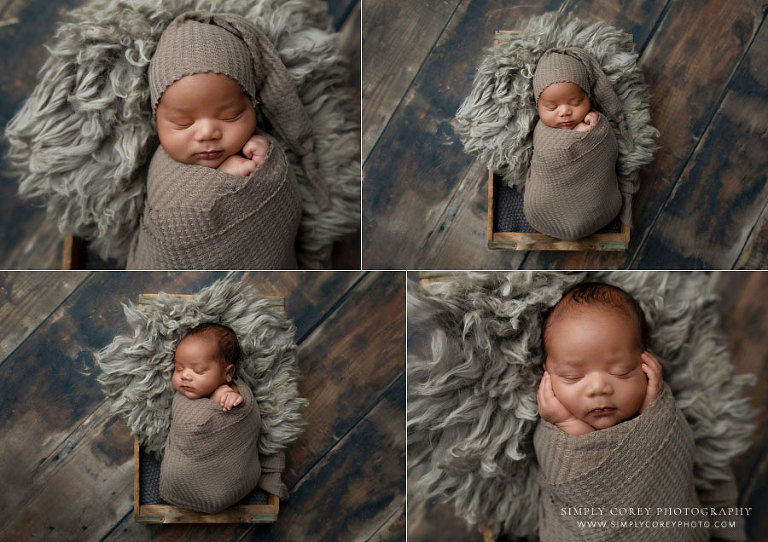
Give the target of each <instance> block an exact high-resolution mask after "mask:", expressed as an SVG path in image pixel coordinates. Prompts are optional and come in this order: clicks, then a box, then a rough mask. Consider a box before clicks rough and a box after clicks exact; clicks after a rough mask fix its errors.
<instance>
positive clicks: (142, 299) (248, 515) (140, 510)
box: [133, 294, 285, 523]
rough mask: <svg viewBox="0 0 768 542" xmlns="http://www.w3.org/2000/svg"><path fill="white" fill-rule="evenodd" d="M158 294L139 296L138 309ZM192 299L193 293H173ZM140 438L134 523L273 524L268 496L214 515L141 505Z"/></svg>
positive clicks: (274, 509) (274, 503)
mask: <svg viewBox="0 0 768 542" xmlns="http://www.w3.org/2000/svg"><path fill="white" fill-rule="evenodd" d="M155 297H157V294H140V295H139V306H141V305H142V304H145V303H146V302H147V301H148V300H150V299H152V298H155ZM172 297H178V298H191V297H194V294H172ZM267 300H268V301H269V302H270V304H273V305H275V306H278V307H280V308H282V309H283V310H285V298H284V297H276V296H267ZM142 454H143V452H142V450H141V448H140V447H139V436H138V435H134V439H133V519H134V521H136V522H137V523H274V522H275V521H277V516H278V513H279V511H280V499H279V498H278V497H277V495H272V494H269V497H268V501H267V504H238V505H235V506H231V507H229V508H227V509H226V510H223V511H221V512H219V513H217V514H204V513H201V512H193V511H192V510H186V509H184V508H179V507H178V506H173V505H170V504H141V457H142Z"/></svg>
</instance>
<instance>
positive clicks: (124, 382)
mask: <svg viewBox="0 0 768 542" xmlns="http://www.w3.org/2000/svg"><path fill="white" fill-rule="evenodd" d="M123 312H124V313H125V317H126V319H127V320H128V326H129V327H130V328H131V332H130V333H128V334H125V335H119V336H117V337H115V339H114V340H113V341H112V342H111V343H110V344H109V345H108V346H106V347H105V348H103V349H102V350H101V351H100V352H99V358H98V361H99V366H100V368H101V371H102V374H101V375H99V377H98V381H99V383H100V384H101V385H102V387H103V389H104V394H105V395H106V397H107V400H108V401H109V402H110V403H111V410H112V412H114V413H117V414H120V415H121V416H122V417H123V418H124V419H125V421H126V423H127V424H128V427H129V428H130V430H131V432H132V433H134V434H137V435H139V441H140V443H141V445H142V446H143V447H144V449H145V450H146V451H147V452H150V453H152V454H154V455H155V456H156V457H157V458H158V459H162V455H163V450H164V447H165V439H166V437H167V435H168V430H169V428H170V417H171V404H172V402H173V396H174V389H173V385H172V384H171V375H172V373H173V366H174V353H175V351H176V345H177V344H178V342H179V341H180V340H181V338H182V337H183V336H184V335H185V334H186V333H187V331H189V330H190V329H191V328H193V327H195V326H196V325H198V324H201V323H204V322H215V323H220V324H224V325H227V326H229V327H230V328H232V330H233V331H234V332H235V333H236V334H237V337H238V340H239V341H240V348H241V351H242V355H241V359H240V362H239V363H238V364H237V372H236V377H237V378H238V379H240V382H241V383H245V384H246V385H247V386H248V387H250V389H251V391H253V397H254V399H256V402H257V403H258V405H259V410H260V412H261V424H262V425H261V434H260V436H259V453H260V454H261V455H265V456H266V455H273V454H275V453H277V452H279V451H281V450H283V449H284V448H285V447H286V446H287V445H288V444H289V443H290V442H293V441H294V440H295V439H296V437H297V436H298V435H299V434H300V433H301V431H302V428H303V426H304V420H303V418H302V416H301V414H300V413H299V410H300V409H301V408H303V407H305V406H306V405H307V401H306V399H303V398H301V397H299V392H298V388H297V384H298V380H299V378H300V373H299V369H298V366H297V362H296V343H295V339H294V335H295V332H296V329H295V327H294V326H293V323H292V322H291V320H290V319H289V318H288V317H286V315H285V314H284V312H283V311H282V310H281V309H280V308H278V307H276V306H274V305H272V304H270V303H269V302H268V300H267V299H265V298H264V297H262V296H261V295H260V294H259V293H258V292H257V291H256V290H255V289H254V288H253V287H251V286H248V285H245V284H243V283H241V282H239V281H236V280H233V279H231V278H227V279H222V280H219V281H217V282H215V283H213V284H212V285H211V286H208V287H207V288H204V289H202V290H201V291H200V292H199V293H198V294H197V295H195V296H194V297H193V298H191V299H182V298H174V297H170V296H168V295H167V294H160V295H159V296H158V297H157V298H155V299H154V300H152V301H151V302H150V303H148V304H147V305H145V306H142V307H137V306H135V305H133V303H128V304H127V305H124V306H123Z"/></svg>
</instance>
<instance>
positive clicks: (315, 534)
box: [254, 373, 405, 540]
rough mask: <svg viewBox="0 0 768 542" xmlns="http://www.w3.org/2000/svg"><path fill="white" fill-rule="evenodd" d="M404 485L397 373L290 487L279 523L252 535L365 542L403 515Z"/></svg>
mask: <svg viewBox="0 0 768 542" xmlns="http://www.w3.org/2000/svg"><path fill="white" fill-rule="evenodd" d="M404 485H405V374H404V373H401V375H400V377H399V378H397V379H396V380H395V381H394V382H392V384H391V386H390V387H389V388H388V389H387V390H386V392H385V394H384V395H383V396H382V397H381V399H380V400H379V401H377V403H376V404H375V406H373V408H372V409H371V410H370V411H369V412H368V413H367V414H366V415H365V416H364V417H363V418H362V419H361V420H360V421H359V423H357V424H355V426H354V427H353V428H351V429H350V431H349V432H348V433H347V434H345V435H344V437H343V438H342V439H341V440H340V441H339V443H338V444H337V445H335V446H334V448H333V449H332V450H330V452H329V453H327V454H324V455H323V458H322V459H321V461H320V462H319V463H318V464H317V465H315V466H314V467H313V468H312V470H311V471H310V472H309V473H308V474H307V475H306V476H305V477H303V478H302V480H301V481H300V482H299V484H298V485H297V486H296V487H295V488H293V491H292V494H291V501H290V507H288V508H284V509H282V510H281V518H280V521H278V522H277V523H275V524H273V525H271V526H269V528H268V529H265V530H264V531H261V530H260V529H258V527H254V531H256V532H259V533H261V532H265V534H267V535H268V538H270V539H274V540H352V539H355V540H368V539H370V538H371V536H372V535H373V534H374V533H376V532H377V531H378V530H379V528H380V527H381V525H382V524H384V523H386V522H387V520H388V519H389V518H390V517H391V516H392V514H394V513H396V512H397V511H398V510H404V504H405V491H404ZM342 511H343V512H342ZM340 512H341V513H340ZM257 529H258V530H257Z"/></svg>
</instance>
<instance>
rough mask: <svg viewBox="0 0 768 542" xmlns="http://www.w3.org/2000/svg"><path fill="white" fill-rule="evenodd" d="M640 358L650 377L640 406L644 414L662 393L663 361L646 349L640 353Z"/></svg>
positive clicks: (645, 371)
mask: <svg viewBox="0 0 768 542" xmlns="http://www.w3.org/2000/svg"><path fill="white" fill-rule="evenodd" d="M640 359H641V360H642V362H643V365H642V367H643V372H644V373H645V375H646V376H647V377H648V387H647V388H646V390H645V399H644V400H643V405H642V406H641V407H640V414H642V413H643V412H645V410H646V409H647V408H648V407H649V406H651V404H652V403H653V402H654V401H655V400H656V399H657V398H658V397H659V395H661V390H663V389H664V381H663V380H662V379H661V363H659V360H657V359H656V358H655V357H653V354H651V353H650V352H648V351H647V350H646V351H645V352H643V353H642V354H640Z"/></svg>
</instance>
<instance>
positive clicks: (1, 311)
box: [0, 272, 88, 365]
mask: <svg viewBox="0 0 768 542" xmlns="http://www.w3.org/2000/svg"><path fill="white" fill-rule="evenodd" d="M87 276H88V274H87V273H82V272H81V273H0V328H2V329H3V335H2V336H1V337H0V365H2V363H3V362H4V361H5V359H6V358H7V357H8V356H9V355H10V354H11V352H13V350H15V349H16V348H17V347H18V346H19V345H20V344H21V343H22V342H24V340H25V339H26V338H27V337H29V336H30V335H31V334H32V333H33V332H34V331H35V329H37V327H38V326H40V325H41V324H42V323H43V322H44V321H45V319H46V318H48V316H49V315H50V314H51V313H52V312H54V311H55V310H56V308H57V307H58V306H59V305H60V304H61V303H62V301H64V300H65V299H66V298H67V296H69V295H70V294H71V293H72V292H73V291H74V290H76V289H77V287H78V286H79V285H80V284H81V283H82V282H83V281H84V280H85V279H86V278H87Z"/></svg>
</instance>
